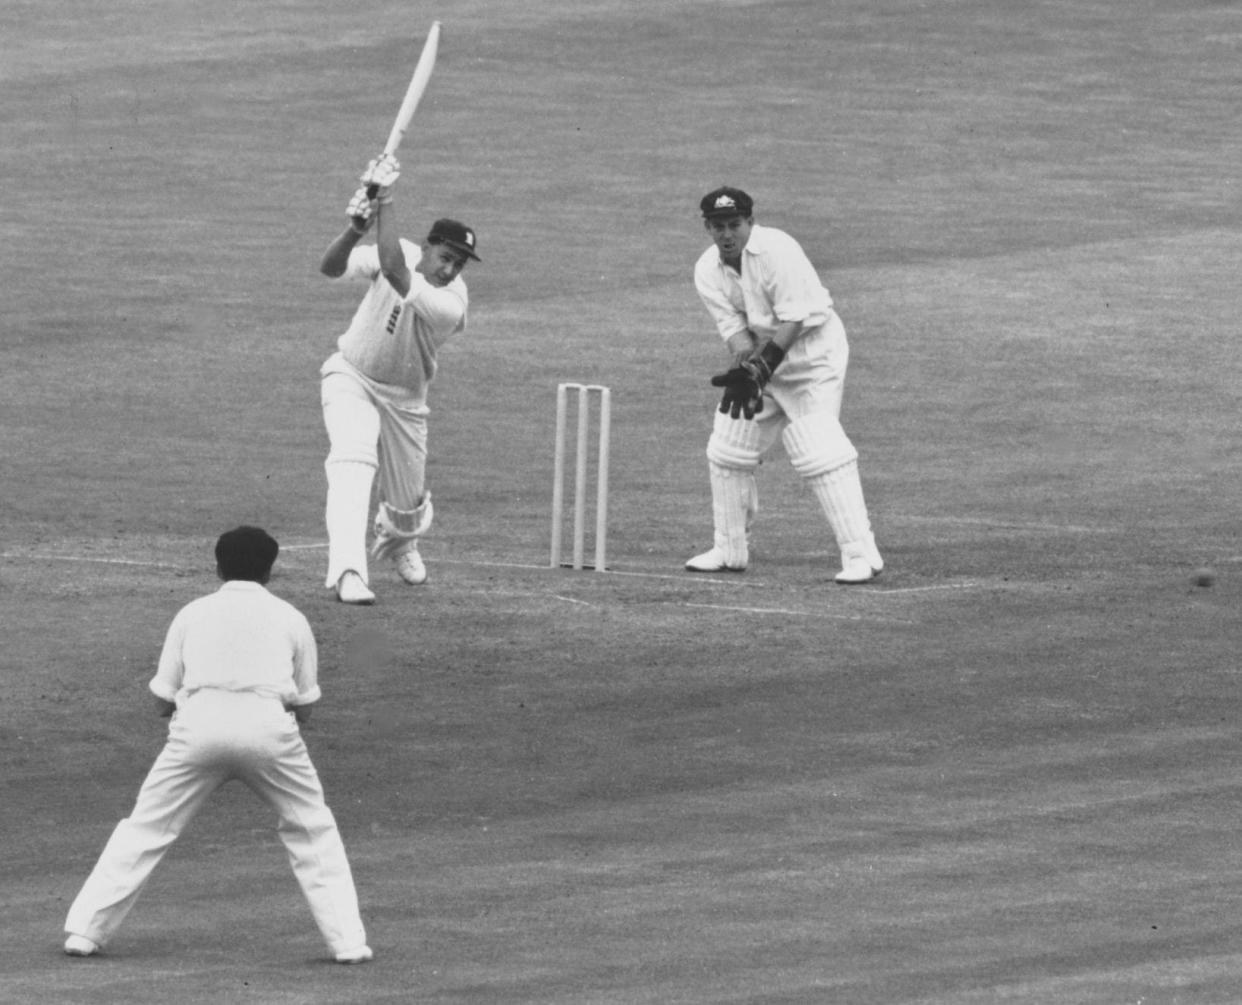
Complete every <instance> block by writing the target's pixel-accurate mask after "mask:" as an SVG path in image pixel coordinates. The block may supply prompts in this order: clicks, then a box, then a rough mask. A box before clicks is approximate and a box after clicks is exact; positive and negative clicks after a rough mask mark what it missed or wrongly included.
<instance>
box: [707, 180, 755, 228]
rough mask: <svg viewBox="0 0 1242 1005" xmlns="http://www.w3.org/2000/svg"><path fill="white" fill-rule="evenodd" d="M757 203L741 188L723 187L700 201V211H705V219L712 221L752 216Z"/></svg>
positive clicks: (714, 190)
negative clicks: (727, 217) (728, 217)
mask: <svg viewBox="0 0 1242 1005" xmlns="http://www.w3.org/2000/svg"><path fill="white" fill-rule="evenodd" d="M754 208H755V201H754V200H753V199H752V198H751V197H750V196H748V195H747V194H746V193H745V192H743V191H742V190H741V189H740V188H730V187H729V186H728V185H722V186H721V187H720V188H716V189H712V191H710V192H708V193H707V195H705V196H703V198H702V199H701V200H700V201H699V209H701V210H702V211H703V219H704V220H711V219H718V218H721V217H726V216H750V215H751V213H752V212H753V211H754Z"/></svg>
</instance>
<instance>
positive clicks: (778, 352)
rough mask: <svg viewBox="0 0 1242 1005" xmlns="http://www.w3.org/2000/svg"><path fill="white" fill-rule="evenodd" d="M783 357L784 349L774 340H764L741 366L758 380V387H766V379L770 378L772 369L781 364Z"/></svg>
mask: <svg viewBox="0 0 1242 1005" xmlns="http://www.w3.org/2000/svg"><path fill="white" fill-rule="evenodd" d="M784 358H785V350H784V349H782V348H781V347H780V346H778V345H777V344H776V343H775V342H765V343H764V345H763V348H761V349H758V350H756V351H755V352H753V353H751V354H750V358H749V359H747V360H746V361H745V362H744V363H743V364H742V366H743V367H745V368H746V369H747V370H750V371H751V373H752V374H754V377H755V380H757V381H758V382H759V388H760V390H762V389H763V388H765V387H767V385H768V381H769V380H771V379H772V371H773V370H775V369H776V368H777V367H778V366H780V365H781V360H783V359H784Z"/></svg>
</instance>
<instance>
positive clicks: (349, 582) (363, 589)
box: [336, 569, 375, 604]
mask: <svg viewBox="0 0 1242 1005" xmlns="http://www.w3.org/2000/svg"><path fill="white" fill-rule="evenodd" d="M336 599H337V600H339V601H340V602H341V603H342V604H373V603H375V594H374V593H372V592H371V590H370V588H369V587H368V586H367V584H366V583H364V582H363V581H362V577H361V576H360V575H358V573H356V572H354V571H353V570H352V569H348V570H346V571H345V572H342V573H341V578H340V579H338V580H337V582H336Z"/></svg>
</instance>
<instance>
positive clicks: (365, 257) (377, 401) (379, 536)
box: [320, 153, 479, 604]
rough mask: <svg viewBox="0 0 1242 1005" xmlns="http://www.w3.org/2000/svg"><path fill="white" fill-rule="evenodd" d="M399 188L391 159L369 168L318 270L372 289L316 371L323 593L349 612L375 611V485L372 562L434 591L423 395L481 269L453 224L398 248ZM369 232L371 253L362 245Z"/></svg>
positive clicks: (439, 224)
mask: <svg viewBox="0 0 1242 1005" xmlns="http://www.w3.org/2000/svg"><path fill="white" fill-rule="evenodd" d="M399 176H400V164H399V163H398V162H397V159H396V157H395V156H393V155H392V154H388V153H385V154H383V155H381V156H379V157H376V158H375V159H373V160H372V161H371V162H370V163H369V164H368V165H367V168H366V170H365V171H364V172H363V174H362V177H361V187H360V188H359V189H358V191H357V192H356V193H354V197H353V199H351V200H350V203H349V206H348V208H347V210H346V214H347V215H348V217H349V225H348V226H347V227H346V228H345V230H344V232H343V233H341V235H340V236H339V237H337V238H336V239H335V240H334V241H333V242H332V243H331V244H330V245H329V246H328V250H327V251H326V252H325V254H324V256H323V261H322V263H321V264H320V271H321V272H322V273H323V274H324V275H326V276H328V277H330V278H334V279H338V278H343V279H347V280H360V281H362V282H364V283H366V284H367V289H366V293H365V294H364V295H363V298H362V302H361V303H360V304H359V305H358V308H357V310H356V311H355V313H354V316H353V320H352V321H351V322H350V324H349V328H348V329H347V330H346V331H345V333H344V334H343V335H342V336H341V337H340V338H339V339H338V341H337V351H336V352H334V353H333V354H332V355H331V356H329V357H328V359H327V361H326V362H325V363H324V364H323V366H322V368H321V369H320V375H321V377H322V382H321V384H320V398H321V402H322V405H323V421H324V426H325V427H326V429H327V433H328V440H329V443H330V446H329V450H328V457H327V460H326V461H325V462H324V470H325V472H326V474H327V480H328V494H327V504H326V507H325V521H326V523H327V530H328V572H327V579H326V582H325V585H326V586H327V587H328V589H331V590H335V591H336V596H337V599H338V600H340V601H342V602H343V603H346V604H372V603H374V602H375V593H374V592H373V591H372V590H371V588H370V585H369V583H370V576H369V573H368V569H367V558H368V552H367V545H366V538H367V524H368V518H369V516H370V507H371V490H372V486H373V484H374V482H375V478H376V475H377V474H378V477H379V492H378V496H379V505H378V510H377V512H376V514H375V519H374V540H373V543H372V546H371V549H370V557H372V558H375V559H379V560H390V561H392V562H393V563H394V564H395V566H396V571H397V574H398V575H399V576H400V577H401V579H402V580H403V581H405V582H406V583H409V584H412V585H418V584H420V583H425V582H426V581H427V567H426V565H425V564H424V562H423V559H422V556H421V554H420V553H419V550H418V540H419V538H420V537H421V536H422V535H424V534H425V533H426V532H427V530H428V529H429V528H430V526H431V519H432V513H433V511H432V506H431V493H430V492H429V491H428V489H427V485H426V465H427V416H428V414H429V409H428V407H427V391H428V388H429V387H430V385H431V382H432V381H433V380H434V379H435V375H436V354H437V352H438V351H439V350H440V348H441V347H442V346H443V345H444V344H445V343H446V342H447V341H448V340H449V339H450V338H452V337H454V336H455V335H458V334H460V333H462V332H464V331H465V329H466V312H467V307H468V302H469V301H468V297H467V292H466V284H465V282H464V281H463V280H462V277H461V272H462V269H463V268H465V265H466V263H467V262H468V261H471V260H473V261H479V256H478V255H477V254H476V253H475V233H474V231H473V230H472V229H471V228H470V227H467V226H466V225H465V224H463V223H460V222H459V221H457V220H452V219H440V220H436V221H435V222H434V223H433V224H432V225H431V228H430V230H429V231H428V233H427V236H426V237H425V238H424V239H423V240H422V243H421V245H416V244H414V243H413V242H411V241H407V240H404V239H402V238H401V237H400V235H399V232H398V225H397V219H396V213H395V210H394V208H393V186H395V185H396V183H397V179H398V177H399ZM372 227H374V230H375V243H374V244H363V243H361V241H362V239H363V237H364V236H365V235H366V234H367V233H368V231H370V230H371V229H372Z"/></svg>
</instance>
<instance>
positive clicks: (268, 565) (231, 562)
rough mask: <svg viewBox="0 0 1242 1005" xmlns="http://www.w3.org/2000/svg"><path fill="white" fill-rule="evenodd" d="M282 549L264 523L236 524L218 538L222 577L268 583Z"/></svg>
mask: <svg viewBox="0 0 1242 1005" xmlns="http://www.w3.org/2000/svg"><path fill="white" fill-rule="evenodd" d="M279 553H280V545H279V544H277V543H276V539H275V538H274V537H272V535H270V534H269V533H268V532H267V531H265V530H263V529H262V528H261V527H235V528H234V529H233V530H230V531H225V533H223V534H221V535H220V537H219V540H217V541H216V568H217V569H218V570H219V572H220V578H221V579H248V580H250V581H252V582H255V583H265V582H267V578H268V576H269V575H271V572H272V566H273V565H274V564H275V563H276V556H277V555H278V554H279Z"/></svg>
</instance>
